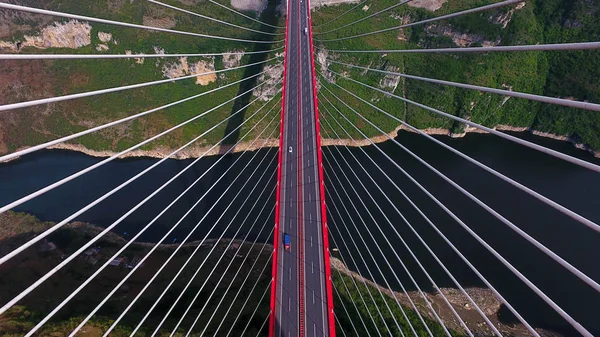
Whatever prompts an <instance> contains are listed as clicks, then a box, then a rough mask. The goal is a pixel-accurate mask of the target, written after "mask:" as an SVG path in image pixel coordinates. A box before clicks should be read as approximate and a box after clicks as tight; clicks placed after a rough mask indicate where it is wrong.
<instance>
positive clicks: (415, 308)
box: [325, 180, 449, 337]
mask: <svg viewBox="0 0 600 337" xmlns="http://www.w3.org/2000/svg"><path fill="white" fill-rule="evenodd" d="M338 181H339V180H338ZM325 191H327V193H328V194H330V192H329V188H328V187H327V186H325ZM334 191H335V192H336V195H337V196H338V199H339V200H342V199H341V196H340V195H339V194H338V193H337V190H335V189H334ZM330 195H332V194H330ZM348 198H349V197H348ZM331 204H332V205H333V206H334V208H335V209H336V212H337V213H338V215H339V216H340V218H341V217H342V213H341V212H340V211H339V210H338V208H337V206H336V205H335V202H332V203H331ZM342 206H344V203H342ZM344 210H345V211H346V214H350V213H348V210H347V209H346V208H345V206H344ZM350 219H352V218H350ZM342 223H343V221H342ZM344 228H345V229H346V231H347V232H348V234H349V233H350V230H349V229H348V227H347V226H346V225H345V224H344ZM355 228H356V225H355ZM336 229H337V230H338V234H339V235H340V237H341V238H342V241H343V236H342V234H341V231H340V230H339V227H337V226H336ZM357 230H358V229H357ZM349 236H350V238H352V236H351V235H350V234H349ZM354 245H355V247H356V249H357V250H358V245H356V243H355V244H354ZM336 246H337V244H336ZM344 246H346V248H349V247H348V246H347V245H346V244H345V242H344ZM349 252H350V250H349ZM350 254H351V253H350ZM350 256H352V255H350ZM372 259H373V261H375V258H372ZM399 261H400V263H401V264H402V266H403V267H404V270H405V271H406V273H407V275H408V276H409V277H410V279H411V280H412V282H413V284H414V285H415V287H416V288H417V290H418V292H419V294H420V295H421V297H422V298H423V301H424V302H425V303H426V304H427V306H428V308H429V309H430V310H431V311H432V312H433V315H434V317H436V318H437V320H438V321H439V323H440V325H442V326H443V328H444V331H445V332H446V334H447V335H448V334H449V332H447V329H446V326H445V325H444V323H443V322H442V320H441V319H440V318H439V317H438V316H437V313H436V312H435V311H434V310H433V308H432V307H431V304H430V303H429V300H428V299H427V296H425V294H424V293H423V292H422V291H421V288H420V287H419V285H418V284H417V282H416V281H415V280H414V278H413V277H412V274H411V273H410V272H409V270H408V268H406V266H404V262H402V260H400V259H399ZM353 263H354V261H353ZM363 263H364V264H365V265H366V262H365V261H364V260H363ZM354 265H355V266H357V264H356V263H354ZM390 269H391V270H392V273H393V275H394V278H395V279H396V281H397V282H398V284H399V285H400V287H401V288H402V291H403V292H404V294H405V295H406V298H408V300H409V302H410V304H411V306H412V308H413V310H414V311H415V313H416V314H417V316H418V317H419V320H420V321H421V323H422V324H423V326H424V327H425V330H426V331H427V333H428V334H429V336H430V337H433V336H434V335H433V332H432V331H431V329H430V328H429V326H428V325H427V323H426V322H425V319H423V316H422V315H421V312H420V311H419V310H418V308H417V306H416V305H415V303H414V302H413V300H412V298H411V297H410V295H409V294H408V292H407V291H406V288H405V287H404V285H403V284H402V282H400V278H398V276H397V275H396V273H395V272H394V270H393V269H392V268H391V267H390ZM381 274H382V276H383V273H381ZM361 276H362V275H361ZM371 277H372V276H371ZM372 279H373V281H374V280H375V279H374V278H373V277H372ZM383 279H384V282H385V283H386V285H388V288H389V289H390V291H391V292H392V294H393V290H392V289H391V287H389V283H388V282H387V279H386V278H385V276H383ZM393 297H394V300H396V301H397V298H396V296H395V295H393ZM396 304H398V305H399V302H396ZM401 311H402V312H404V310H403V309H401ZM406 318H407V319H408V317H406ZM408 322H410V321H408ZM411 326H412V325H411ZM411 330H413V333H414V334H415V335H417V333H416V331H415V330H414V328H411Z"/></svg>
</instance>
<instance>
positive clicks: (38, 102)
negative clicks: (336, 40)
mask: <svg viewBox="0 0 600 337" xmlns="http://www.w3.org/2000/svg"><path fill="white" fill-rule="evenodd" d="M0 4H1V3H0ZM275 59H277V57H273V58H270V59H268V60H264V61H260V62H255V63H250V64H245V65H243V66H239V67H236V68H228V69H227V68H225V69H220V70H213V71H207V72H203V73H198V74H192V75H185V76H181V77H177V78H167V79H164V80H158V81H150V82H143V83H137V84H131V85H124V86H120V87H113V88H107V89H100V90H94V91H87V92H80V93H77V94H70V95H64V96H56V97H49V98H42V99H36V100H31V101H26V102H19V103H11V104H4V105H0V112H1V111H7V110H13V109H20V108H27V107H32V106H36V105H41V104H48V103H57V102H63V101H68V100H72V99H77V98H84V97H92V96H97V95H104V94H108V93H113V92H119V91H125V90H130V89H138V88H143V87H148V86H152V85H157V84H165V83H172V82H176V81H181V80H186V79H190V78H196V77H198V76H203V75H209V74H218V73H222V72H227V71H231V70H237V69H242V68H247V67H252V66H255V65H258V64H262V63H266V62H269V61H272V60H275Z"/></svg>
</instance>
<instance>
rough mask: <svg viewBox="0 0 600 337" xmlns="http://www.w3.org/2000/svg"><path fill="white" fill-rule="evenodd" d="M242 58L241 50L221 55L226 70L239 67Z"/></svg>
mask: <svg viewBox="0 0 600 337" xmlns="http://www.w3.org/2000/svg"><path fill="white" fill-rule="evenodd" d="M243 56H244V54H243V50H234V51H232V52H229V53H225V54H223V66H224V67H225V68H227V69H229V68H235V67H239V65H240V61H241V60H242V57H243Z"/></svg>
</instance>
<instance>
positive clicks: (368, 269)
mask: <svg viewBox="0 0 600 337" xmlns="http://www.w3.org/2000/svg"><path fill="white" fill-rule="evenodd" d="M322 154H323V156H324V155H325V152H324V151H323V153H322ZM323 159H324V157H323ZM325 190H326V191H327V193H328V194H329V191H328V190H327V188H326V189H325ZM329 195H331V194H329ZM336 195H337V196H338V198H339V197H340V196H339V194H338V193H337V191H336ZM340 200H341V199H340ZM350 202H352V201H351V200H350ZM331 203H332V205H334V207H335V208H336V211H337V212H338V214H339V215H340V219H341V220H342V221H341V222H342V224H343V225H344V228H345V229H346V231H347V233H348V235H349V236H350V231H349V230H348V227H347V226H346V223H345V221H343V218H342V217H341V214H340V212H339V209H338V208H337V206H335V203H334V202H333V201H332V202H331ZM344 210H345V211H346V212H347V209H346V208H345V207H344ZM354 210H355V211H357V210H356V207H355V208H354ZM346 214H349V213H346ZM350 219H352V217H350ZM361 220H362V218H361ZM351 221H352V224H353V225H354V228H355V229H357V230H358V228H357V227H356V225H355V224H354V220H351ZM363 224H364V221H363ZM336 230H337V232H338V234H339V237H340V238H341V239H342V243H343V244H344V246H345V247H346V248H347V249H348V254H349V255H350V258H351V259H352V263H354V265H355V266H356V269H357V270H358V265H357V264H356V263H355V262H354V258H353V257H352V253H351V252H352V250H351V249H350V247H349V246H348V244H347V243H346V240H345V239H344V236H343V235H342V232H341V231H340V228H339V226H336ZM350 239H351V241H352V244H353V245H354V247H355V248H356V252H358V256H359V257H360V259H361V261H362V262H363V264H364V265H365V268H366V269H367V272H368V273H369V276H370V277H371V280H372V281H373V282H375V277H373V274H372V273H371V270H370V268H369V267H368V264H367V263H366V261H365V259H364V257H363V256H362V254H361V253H360V250H359V249H358V245H357V244H356V242H355V241H354V238H352V237H351V236H350ZM361 239H362V237H361ZM363 242H364V240H363ZM334 243H335V242H334ZM336 245H337V244H336ZM369 255H370V256H371V258H372V259H373V261H374V262H376V260H375V258H374V257H373V255H372V254H370V252H369ZM340 256H341V253H340ZM344 263H345V262H344ZM375 267H377V270H378V271H379V273H380V274H381V276H382V277H383V280H384V282H385V285H386V287H387V289H388V290H389V291H390V293H391V294H392V296H393V297H394V300H396V304H398V307H399V308H400V311H402V313H403V314H404V317H405V318H406V320H407V323H408V324H409V325H410V327H411V330H412V331H413V333H414V334H415V337H417V333H416V331H415V330H414V328H413V327H412V324H411V323H410V321H409V320H408V317H407V316H406V314H405V313H404V309H403V308H402V306H400V303H399V302H398V300H397V299H396V295H395V294H394V290H393V289H392V287H391V286H390V284H389V283H388V281H387V279H386V278H385V276H384V274H383V272H382V271H381V268H379V266H378V265H377V263H375ZM359 274H360V272H359ZM361 277H362V275H361ZM375 288H376V289H377V292H378V293H379V296H380V297H381V299H382V300H383V303H384V304H385V307H386V308H387V310H388V311H389V313H390V317H391V318H392V320H393V321H394V323H395V324H396V327H397V328H398V331H400V335H402V337H405V335H404V331H402V328H401V327H400V325H399V324H398V321H397V320H396V318H395V317H394V312H393V311H392V309H391V308H390V306H389V305H388V303H387V299H386V298H385V296H384V295H383V292H382V291H381V289H380V288H379V287H375ZM382 319H383V317H382ZM386 327H387V328H388V330H389V332H390V335H391V332H392V331H391V329H389V327H388V326H387V324H386Z"/></svg>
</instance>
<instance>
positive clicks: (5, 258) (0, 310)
mask: <svg viewBox="0 0 600 337" xmlns="http://www.w3.org/2000/svg"><path fill="white" fill-rule="evenodd" d="M240 111H241V110H240ZM238 112H239V111H238ZM232 116H234V115H233V114H232V115H230V116H229V117H228V118H231V117H232ZM220 123H222V122H220ZM219 125H220V124H217V125H215V126H213V127H212V128H210V129H209V130H207V131H206V132H204V133H203V134H201V135H200V136H198V137H196V138H195V139H193V140H192V141H190V142H188V143H187V144H185V145H184V146H182V147H180V148H179V149H177V150H175V151H174V152H172V153H171V154H169V155H168V156H165V157H164V158H162V159H161V160H160V161H158V162H156V163H155V164H153V165H151V166H149V167H148V168H146V169H145V170H143V171H142V172H140V173H138V174H136V175H135V176H134V177H132V178H130V179H129V180H127V181H126V182H124V183H122V184H121V185H119V186H118V187H116V188H115V189H113V190H111V191H110V192H108V193H106V194H104V195H103V196H102V197H100V198H98V199H96V201H94V202H92V203H90V204H88V206H86V207H84V208H82V209H80V210H79V211H77V212H75V213H73V215H71V216H69V217H67V218H66V219H64V220H63V221H61V222H59V223H58V224H56V225H54V226H53V227H51V228H50V229H48V230H47V231H45V232H43V233H40V234H39V235H38V236H36V237H35V238H33V239H31V240H30V241H28V242H26V243H25V244H23V245H22V246H20V247H19V248H17V249H15V250H13V251H12V252H10V253H8V254H7V255H5V256H4V257H3V258H2V259H0V260H2V262H5V261H7V260H9V259H10V258H11V257H13V256H15V255H16V254H18V253H19V252H21V251H23V250H24V249H26V248H27V247H30V246H31V245H33V244H34V243H36V242H38V241H39V240H41V238H43V237H45V236H48V235H49V234H50V233H52V232H54V231H56V230H57V229H59V228H60V227H62V226H63V225H64V224H66V223H68V222H69V221H70V220H72V219H73V218H75V217H76V216H78V215H79V214H81V213H83V212H85V211H86V210H87V209H89V208H91V207H93V206H94V205H96V204H97V203H99V202H100V201H102V200H104V199H106V198H107V197H108V196H110V195H112V194H113V193H115V192H116V191H118V190H119V189H121V188H123V187H124V186H126V185H127V184H129V183H131V182H132V181H134V180H136V179H137V178H138V177H140V176H142V175H143V174H145V173H146V172H148V171H150V170H152V169H153V168H154V167H156V166H158V165H160V164H161V163H162V162H164V161H166V160H167V159H168V158H170V157H171V156H173V155H174V154H176V153H177V152H179V151H181V150H183V149H184V148H185V147H187V146H189V145H190V144H192V143H193V142H195V141H196V140H198V139H199V138H201V137H202V136H204V135H205V134H206V133H208V132H210V131H212V130H214V129H215V128H216V127H217V126H219ZM163 187H164V186H163ZM158 191H159V190H156V191H154V192H153V193H152V194H150V195H149V196H148V197H146V198H145V199H144V201H143V202H146V201H147V200H149V199H150V198H152V197H153V196H154V195H156V194H157V193H158ZM139 206H141V204H138V205H137V206H136V207H134V208H133V209H131V210H129V211H128V212H127V213H125V214H124V215H123V216H121V217H120V218H119V219H118V220H117V221H115V222H114V223H113V224H112V225H110V226H108V227H107V228H105V229H104V230H103V231H102V232H100V233H99V234H98V235H96V236H95V237H94V238H93V239H91V240H90V241H88V242H87V243H86V244H85V245H84V246H82V247H81V248H79V249H78V250H77V251H76V252H75V253H73V254H72V255H70V256H69V257H68V258H66V259H64V260H63V261H62V262H61V263H60V264H58V265H57V266H56V267H54V268H53V269H51V270H50V271H49V272H47V273H46V274H45V275H44V276H42V277H41V278H39V279H38V280H37V281H36V282H34V283H33V284H32V285H30V286H29V287H28V288H27V289H26V290H24V291H23V292H21V293H20V294H19V295H17V296H16V297H15V298H13V299H12V300H11V301H9V302H8V303H7V304H5V305H4V306H3V307H2V308H0V314H2V313H4V312H5V311H6V310H8V309H9V308H10V307H12V306H13V305H14V304H15V303H17V302H18V301H19V300H20V299H22V298H23V297H25V296H26V295H27V294H28V293H30V292H31V291H33V290H34V289H35V288H37V287H38V286H39V285H40V284H42V283H43V282H44V281H45V280H46V279H48V278H49V277H50V276H52V275H53V274H54V273H56V272H57V271H58V270H60V269H61V268H62V267H64V266H65V265H66V264H67V263H69V262H70V261H72V260H73V259H75V257H77V255H79V254H80V253H82V252H83V251H84V250H85V249H87V248H89V247H90V246H91V245H92V244H93V243H94V242H96V241H97V240H99V239H100V238H101V237H102V236H103V235H104V234H106V233H108V232H109V231H110V230H111V229H112V228H114V227H115V226H117V225H118V224H119V223H120V222H121V221H123V219H125V218H126V217H127V216H129V215H130V214H131V213H133V212H134V211H135V210H136V209H137V207H139Z"/></svg>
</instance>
